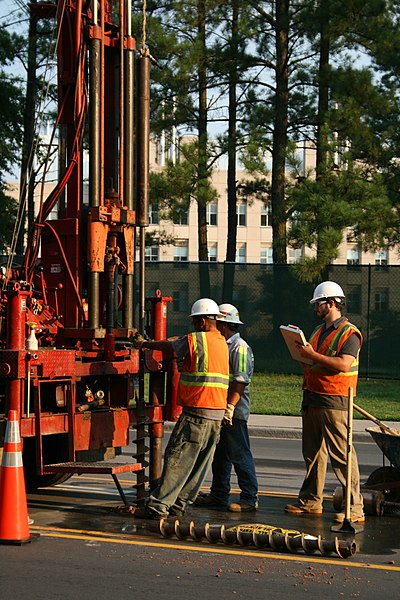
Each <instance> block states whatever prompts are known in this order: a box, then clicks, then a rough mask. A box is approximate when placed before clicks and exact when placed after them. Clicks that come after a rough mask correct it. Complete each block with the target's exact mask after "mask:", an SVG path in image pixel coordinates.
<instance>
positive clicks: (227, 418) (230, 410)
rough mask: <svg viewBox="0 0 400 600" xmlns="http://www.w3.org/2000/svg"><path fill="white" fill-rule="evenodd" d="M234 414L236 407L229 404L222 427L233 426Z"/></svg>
mask: <svg viewBox="0 0 400 600" xmlns="http://www.w3.org/2000/svg"><path fill="white" fill-rule="evenodd" d="M234 412H235V407H234V406H233V404H228V406H227V407H226V409H225V414H224V417H223V419H222V425H229V426H232V417H233V413H234Z"/></svg>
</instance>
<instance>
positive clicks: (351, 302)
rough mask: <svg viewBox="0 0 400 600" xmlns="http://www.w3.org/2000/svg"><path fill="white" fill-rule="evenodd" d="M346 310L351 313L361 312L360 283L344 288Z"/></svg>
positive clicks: (358, 313) (357, 313)
mask: <svg viewBox="0 0 400 600" xmlns="http://www.w3.org/2000/svg"><path fill="white" fill-rule="evenodd" d="M346 308H347V312H349V313H352V314H353V315H360V314H361V285H354V286H352V287H348V288H347V289H346Z"/></svg>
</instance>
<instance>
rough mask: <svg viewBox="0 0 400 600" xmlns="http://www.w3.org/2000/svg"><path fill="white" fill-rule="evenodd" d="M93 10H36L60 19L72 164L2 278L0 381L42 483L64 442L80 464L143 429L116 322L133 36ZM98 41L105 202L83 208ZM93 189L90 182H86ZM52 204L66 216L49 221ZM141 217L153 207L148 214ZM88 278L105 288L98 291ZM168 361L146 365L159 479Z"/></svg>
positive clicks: (168, 409)
mask: <svg viewBox="0 0 400 600" xmlns="http://www.w3.org/2000/svg"><path fill="white" fill-rule="evenodd" d="M95 1H96V2H97V0H95ZM91 6H93V5H92V4H89V5H88V4H86V3H85V4H83V3H82V0H67V2H66V3H64V2H61V1H58V2H57V4H54V5H52V4H49V3H38V4H35V5H33V8H34V9H35V10H36V11H37V14H38V15H39V16H45V17H51V16H56V19H57V22H58V32H59V44H58V104H59V112H58V118H57V124H58V125H59V127H60V128H62V130H63V132H64V135H65V140H66V148H67V153H66V156H67V159H66V165H65V172H64V173H63V174H61V177H60V181H59V183H58V185H57V186H56V188H55V190H54V191H53V192H52V193H51V194H50V196H49V197H48V198H47V199H46V201H45V202H44V204H43V206H41V208H40V211H39V214H38V217H37V220H36V222H35V227H34V230H33V231H32V232H31V234H30V238H29V241H28V248H27V252H26V256H25V259H24V263H23V265H22V268H21V270H20V271H19V272H17V273H16V276H15V277H12V276H11V277H10V278H7V280H6V281H5V282H4V286H3V292H2V296H1V313H0V317H1V323H2V332H1V338H0V343H1V347H0V374H1V375H2V378H3V383H4V393H5V405H4V414H5V415H7V414H8V411H9V410H16V411H17V413H18V416H19V419H20V430H21V436H22V438H23V441H24V445H25V443H26V441H27V440H29V439H30V440H31V441H32V440H33V444H31V445H29V446H27V448H28V449H29V452H30V453H32V452H33V453H34V454H35V457H34V459H32V457H31V460H30V461H29V463H30V464H33V465H34V469H35V471H36V473H35V475H36V476H39V477H40V476H44V475H46V464H49V463H54V462H57V458H56V457H54V456H53V448H54V447H56V446H57V447H58V448H59V447H60V446H61V452H58V451H57V453H59V457H58V460H59V461H60V462H61V460H64V461H65V460H69V461H76V460H77V459H78V458H79V456H80V455H82V453H83V455H84V456H87V453H88V452H90V451H97V453H99V452H100V453H103V454H105V452H106V450H107V449H110V448H117V447H120V446H124V445H126V444H128V442H129V436H128V431H129V427H130V425H132V424H137V422H138V417H137V414H138V413H137V409H136V408H135V406H134V404H135V403H134V402H133V401H134V399H135V390H136V389H137V386H136V385H135V378H138V377H143V368H141V365H140V362H139V354H138V352H137V351H135V350H132V348H131V347H130V345H129V337H130V336H131V335H132V334H133V333H134V332H135V331H136V328H135V327H133V325H132V324H131V323H130V320H129V317H128V318H127V319H125V321H126V322H125V323H124V325H123V326H120V325H119V324H118V323H117V315H118V309H119V308H120V307H121V304H123V299H121V296H123V291H124V285H125V280H124V278H126V277H127V278H129V277H131V278H132V277H133V273H134V247H135V239H136V227H137V223H136V210H137V207H135V206H134V204H132V201H131V200H129V199H127V198H125V197H124V191H125V184H124V167H123V165H124V164H125V162H124V161H125V155H124V152H125V145H124V140H123V135H122V132H121V119H120V115H121V114H124V104H123V101H122V97H123V95H124V93H125V92H124V90H123V89H122V86H123V80H122V78H120V79H118V77H117V74H118V73H121V72H122V71H123V62H124V60H125V58H124V55H125V52H133V51H134V48H135V41H134V39H133V37H132V36H131V35H129V33H127V31H128V30H126V29H121V27H124V26H125V25H124V24H125V22H126V5H125V4H124V2H122V1H121V3H120V5H119V17H118V18H117V21H118V22H117V24H115V23H114V17H113V3H112V1H111V0H110V1H107V0H99V1H98V2H97V7H98V8H97V10H98V12H97V13H96V15H95V16H94V15H93V12H92V9H91ZM96 19H97V20H96ZM119 23H121V26H120V25H119ZM93 43H94V48H95V50H94V55H95V54H96V52H98V53H99V59H98V63H97V65H100V69H99V73H98V81H99V89H100V92H99V94H98V96H97V98H98V99H99V103H100V109H99V123H98V132H97V134H98V136H97V138H94V139H95V140H96V143H97V145H98V148H99V149H98V150H97V152H98V156H99V163H98V171H99V174H100V175H99V177H98V182H99V186H98V196H97V197H96V198H95V200H94V202H93V201H92V204H91V205H90V206H89V207H87V206H85V205H84V203H83V138H84V123H85V122H86V121H87V120H88V114H92V113H88V106H90V99H91V97H90V96H91V93H92V92H89V93H88V81H89V76H88V72H89V71H90V69H91V70H92V71H93V67H90V64H89V49H90V44H93ZM96 44H98V45H97V46H96ZM96 60H97V58H96ZM95 85H97V82H95ZM94 93H95V92H93V97H95V96H94ZM132 101H133V100H132ZM92 126H93V125H92ZM140 126H141V124H140V123H137V124H136V128H139V127H140ZM132 135H133V132H132ZM110 182H112V183H110ZM90 185H95V183H94V184H93V182H92V181H90ZM57 202H58V214H59V218H58V219H57V220H51V221H49V220H48V216H49V215H50V212H51V211H52V210H53V208H54V207H55V206H56V204H57ZM141 210H142V213H143V211H146V206H144V207H141ZM39 241H40V255H41V258H40V259H39V258H38V256H39ZM8 275H9V274H7V277H8ZM13 275H15V274H13ZM97 277H98V280H97V279H96V278H97ZM93 280H94V281H95V282H96V281H98V288H94V284H93ZM121 281H122V284H121ZM96 285H97V284H96ZM91 286H92V288H94V291H93V289H91ZM96 290H97V291H96ZM121 290H122V291H121ZM96 293H97V297H95V295H96ZM170 300H171V298H165V297H162V295H161V293H160V292H159V291H157V293H156V295H155V297H154V298H152V299H151V300H150V305H151V308H150V320H149V331H148V333H149V334H150V335H151V336H152V337H153V338H155V339H162V338H165V337H166V307H167V303H168V302H169V301H170ZM113 302H114V303H115V304H114V306H113ZM93 306H94V307H95V308H94V309H93ZM91 311H92V312H91ZM96 311H97V312H96ZM93 313H95V316H94V318H93V317H92V318H90V316H88V315H93ZM132 314H133V306H132ZM30 323H34V324H35V326H36V332H37V338H38V340H39V346H38V349H37V350H36V349H33V350H32V349H28V350H27V349H26V338H27V335H28V331H29V326H28V325H27V324H30ZM162 358H163V357H162V355H161V354H160V353H153V355H149V356H147V359H146V364H147V366H148V368H149V369H151V371H152V373H151V375H150V402H148V403H145V413H146V419H145V420H146V422H149V423H150V424H151V425H150V436H151V438H152V444H153V459H152V460H153V464H152V465H150V469H151V476H152V477H154V478H157V477H158V476H159V474H160V473H159V472H160V468H161V447H160V441H161V439H162V436H163V431H164V429H163V420H164V418H165V417H166V416H167V417H168V418H174V419H175V418H177V415H178V414H179V409H178V408H177V407H176V403H175V400H174V399H175V397H176V392H175V390H176V383H177V371H176V365H175V363H174V361H172V360H170V361H168V366H167V369H166V370H167V371H168V377H167V392H168V396H169V397H170V398H171V400H172V403H171V404H169V403H167V404H166V403H165V400H164V395H165V391H164V387H165V386H164V368H163V364H162V362H161V359H162ZM92 388H93V393H94V392H95V390H96V389H99V390H101V392H102V393H103V394H104V405H103V406H102V408H101V410H98V411H96V410H89V411H85V412H79V410H78V409H79V406H80V405H81V404H82V402H83V401H84V400H85V398H86V396H87V395H88V394H89V392H88V390H89V391H91V389H92ZM85 394H86V396H85ZM136 399H137V397H136ZM140 403H141V404H142V405H143V399H139V404H140ZM0 406H1V405H0ZM142 416H143V415H142ZM141 418H142V417H141ZM53 436H54V437H53ZM52 439H54V440H57V442H56V444H54V445H53V444H52V443H51V440H52ZM49 442H50V443H49ZM27 451H28V450H27ZM25 458H26V457H24V464H25ZM28 458H29V457H28Z"/></svg>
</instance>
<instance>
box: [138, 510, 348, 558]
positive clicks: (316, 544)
mask: <svg viewBox="0 0 400 600" xmlns="http://www.w3.org/2000/svg"><path fill="white" fill-rule="evenodd" d="M149 529H151V530H152V531H158V532H159V533H161V535H162V536H163V537H164V538H169V537H172V536H173V535H175V536H176V537H177V538H178V539H179V540H185V539H188V538H191V539H192V540H194V541H196V542H201V541H203V540H207V541H208V542H210V543H211V544H217V543H218V542H223V543H224V544H226V545H233V544H239V546H255V547H256V548H260V549H268V550H276V551H278V552H287V551H288V552H292V553H297V552H299V551H303V552H304V553H305V554H314V553H315V552H320V553H321V554H322V555H323V556H328V555H330V554H336V555H337V556H339V557H340V558H349V557H351V556H353V555H354V554H355V553H356V551H357V546H356V543H355V541H354V540H341V539H339V538H337V537H334V538H333V539H332V540H325V539H323V538H322V537H321V536H313V535H310V534H307V533H302V532H300V531H294V530H291V529H281V528H280V527H274V526H272V525H264V524H260V523H247V524H240V525H235V526H233V527H228V528H227V527H226V526H225V525H224V524H222V525H210V523H206V524H205V525H202V526H196V525H195V523H194V522H193V521H190V522H189V523H181V522H180V521H179V519H176V520H175V521H168V520H167V519H161V520H160V522H159V523H158V524H157V525H156V527H155V528H154V529H153V527H151V528H150V527H149Z"/></svg>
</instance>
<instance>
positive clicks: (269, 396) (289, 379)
mask: <svg viewBox="0 0 400 600" xmlns="http://www.w3.org/2000/svg"><path fill="white" fill-rule="evenodd" d="M301 383H302V376H301V375H279V374H265V373H254V375H253V378H252V381H251V412H252V413H253V414H259V415H289V416H299V414H300V406H301V398H302V390H301ZM355 403H356V404H358V405H359V406H360V407H361V408H363V409H364V410H366V411H367V412H369V413H370V414H371V415H373V416H374V417H376V418H377V419H379V420H380V421H400V381H397V380H391V379H389V380H388V379H360V380H359V382H358V387H357V397H356V398H355ZM354 418H355V419H363V418H364V417H363V416H362V415H360V414H359V413H357V411H354Z"/></svg>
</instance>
